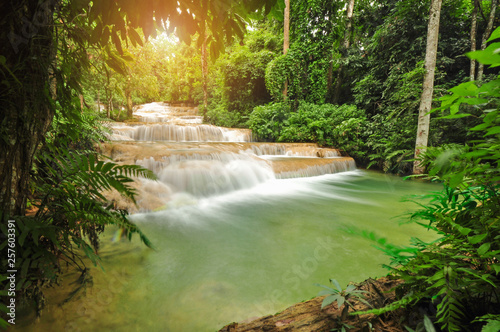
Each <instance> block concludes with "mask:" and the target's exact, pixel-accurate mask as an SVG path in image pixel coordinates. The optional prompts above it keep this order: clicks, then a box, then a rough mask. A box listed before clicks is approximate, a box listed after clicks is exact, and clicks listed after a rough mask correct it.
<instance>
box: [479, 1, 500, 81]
mask: <svg viewBox="0 0 500 332" xmlns="http://www.w3.org/2000/svg"><path fill="white" fill-rule="evenodd" d="M497 5H498V0H491V11H490V16H489V18H488V25H487V26H486V30H485V31H484V33H483V39H482V41H481V50H484V49H485V48H486V44H487V42H486V41H487V40H488V38H489V37H490V35H491V30H493V22H494V21H495V12H496V10H497ZM483 71H484V65H483V64H482V63H479V66H478V68H477V80H478V81H482V80H483Z"/></svg>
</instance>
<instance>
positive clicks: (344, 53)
mask: <svg viewBox="0 0 500 332" xmlns="http://www.w3.org/2000/svg"><path fill="white" fill-rule="evenodd" d="M353 13H354V0H349V5H348V6H347V22H346V29H345V33H344V44H343V46H342V47H343V49H342V51H341V54H342V55H341V56H342V58H345V57H346V56H347V50H348V49H349V46H350V45H351V32H352V15H353ZM343 67H344V64H343V62H342V61H340V65H339V68H338V69H337V79H336V80H335V90H334V92H333V103H334V104H338V103H339V100H340V90H341V88H342V70H343Z"/></svg>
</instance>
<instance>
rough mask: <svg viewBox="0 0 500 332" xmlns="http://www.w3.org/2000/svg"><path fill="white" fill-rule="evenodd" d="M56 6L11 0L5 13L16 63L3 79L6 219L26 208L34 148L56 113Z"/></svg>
mask: <svg viewBox="0 0 500 332" xmlns="http://www.w3.org/2000/svg"><path fill="white" fill-rule="evenodd" d="M3 7H5V6H4V5H3ZM3 9H5V8H2V11H3ZM53 12H54V8H53V6H46V7H44V8H42V9H41V8H40V6H39V5H38V1H19V2H15V1H10V2H9V14H8V15H4V17H3V20H4V21H3V24H4V25H2V26H3V27H4V29H2V30H1V31H0V47H1V50H0V54H1V55H3V56H4V57H5V66H6V67H7V68H10V69H11V71H12V75H11V76H8V77H7V76H4V79H5V80H7V81H8V83H9V85H8V86H7V87H5V85H4V88H3V89H2V90H1V95H0V100H2V101H3V103H2V111H1V112H0V123H1V130H0V219H1V220H2V222H5V221H6V220H7V219H8V218H9V217H10V216H15V215H24V214H25V210H26V201H27V197H28V194H29V181H30V171H31V170H32V165H33V160H34V157H35V153H36V152H37V150H38V149H39V147H40V146H41V145H42V144H43V142H44V139H45V134H46V133H47V131H48V129H49V127H50V124H51V122H52V119H53V117H54V109H53V107H52V104H53V102H52V101H51V98H53V97H54V96H55V94H56V91H55V89H54V82H55V76H54V70H53V68H52V66H54V64H55V59H56V57H55V55H56V52H55V45H54V39H53V36H54V31H53V29H54V25H53V24H47V23H50V22H52V20H53V19H52V17H53ZM35 14H36V15H37V20H36V21H34V22H29V21H28V20H21V19H20V17H29V18H32V17H34V15H35ZM42 21H43V22H42ZM5 27H10V28H9V29H7V28H5ZM13 68H15V70H12V69H13ZM4 73H5V72H4ZM14 76H15V78H14ZM47 91H49V92H50V93H49V94H47Z"/></svg>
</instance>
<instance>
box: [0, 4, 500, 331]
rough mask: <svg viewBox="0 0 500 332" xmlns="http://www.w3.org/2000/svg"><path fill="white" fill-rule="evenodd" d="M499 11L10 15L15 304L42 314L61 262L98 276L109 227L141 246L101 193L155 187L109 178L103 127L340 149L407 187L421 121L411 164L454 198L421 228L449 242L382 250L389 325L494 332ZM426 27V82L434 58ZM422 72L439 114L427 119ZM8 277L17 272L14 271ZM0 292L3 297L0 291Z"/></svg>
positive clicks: (122, 7) (6, 19) (7, 184)
mask: <svg viewBox="0 0 500 332" xmlns="http://www.w3.org/2000/svg"><path fill="white" fill-rule="evenodd" d="M497 2H498V1H497V0H424V1H417V0H405V1H397V0H380V1H369V0H356V1H354V0H349V1H347V0H343V1H324V0H318V1H312V0H300V1H293V2H290V3H288V1H287V4H288V5H287V6H285V1H264V0H253V1H232V2H227V1H222V0H202V1H199V2H196V3H193V2H190V1H184V0H180V1H178V2H172V1H161V0H155V1H150V2H148V3H147V5H145V4H144V3H143V2H141V1H137V0H126V1H120V2H119V3H118V2H116V1H111V0H102V1H85V0H84V1H71V0H45V1H35V0H22V1H17V0H16V1H14V0H8V1H3V2H2V3H1V4H0V12H2V13H6V14H4V15H2V17H1V18H0V27H2V29H1V30H0V40H1V43H0V70H1V73H2V76H1V82H0V101H1V103H2V112H1V113H0V123H1V128H0V183H1V189H0V190H1V191H0V217H1V221H2V224H1V228H2V241H1V243H2V244H1V246H2V249H3V251H5V252H7V250H8V245H7V243H8V241H7V239H8V234H9V230H8V227H9V224H8V220H9V219H15V220H16V225H15V234H16V241H17V247H16V248H18V250H19V251H18V252H17V261H16V265H17V266H18V267H19V269H20V271H21V272H20V275H21V277H22V282H20V283H19V284H18V289H17V290H16V292H17V293H18V294H19V295H23V296H25V297H27V298H30V299H33V301H34V303H35V304H36V305H37V306H41V304H42V303H43V286H44V285H46V284H47V283H51V282H54V281H55V280H56V279H57V275H58V273H59V271H60V269H61V267H62V262H64V261H66V262H68V263H71V264H73V265H75V266H78V267H80V268H81V269H82V270H83V271H84V270H85V268H84V267H83V266H81V261H80V260H79V258H78V253H79V252H80V251H82V250H83V252H85V253H86V254H87V256H89V257H90V258H91V259H92V260H93V261H94V262H96V263H97V262H98V255H97V252H98V235H99V233H100V232H102V230H103V229H104V227H105V226H106V225H111V224H115V225H119V226H121V227H123V228H125V229H126V230H127V232H128V234H129V235H130V236H131V235H132V234H134V233H136V234H138V235H139V236H140V237H141V238H142V239H143V241H144V242H145V243H146V244H148V245H149V242H148V240H147V238H146V237H145V236H144V235H143V234H142V233H141V232H140V230H139V229H137V228H136V227H135V225H133V224H131V223H130V222H128V220H127V216H126V215H127V212H126V211H119V210H116V209H113V206H112V205H111V204H109V203H108V202H106V200H105V198H104V197H103V196H102V194H101V190H102V189H110V188H114V189H115V190H118V191H119V192H120V193H121V194H123V195H125V196H128V197H130V198H132V199H133V197H134V190H133V189H132V188H131V187H130V186H128V183H129V182H130V181H131V180H130V176H133V175H137V174H141V175H142V176H146V177H153V175H152V174H151V173H149V172H148V171H147V170H145V169H142V168H140V167H137V166H120V165H117V164H114V163H112V162H107V163H104V162H103V157H102V156H99V155H98V154H97V153H96V151H95V150H94V144H95V143H96V142H98V141H100V140H103V139H104V136H103V134H102V133H103V131H104V130H105V128H103V126H102V125H101V123H102V121H103V120H104V119H106V120H123V119H126V118H130V117H131V116H132V108H133V106H134V105H136V104H141V103H145V102H151V101H168V102H186V103H191V104H195V105H199V107H200V109H201V110H202V111H203V114H204V119H205V121H206V122H207V123H211V124H215V125H219V126H226V127H246V128H251V129H252V130H253V133H254V135H255V137H256V138H257V139H259V140H263V141H270V142H273V141H276V142H278V141H279V142H299V141H300V142H317V143H319V144H321V145H323V146H332V147H335V148H339V149H341V150H343V151H344V152H345V153H346V154H348V155H351V156H353V157H354V158H355V159H356V161H357V164H358V165H360V166H365V167H372V168H376V169H379V170H382V171H385V172H392V173H396V174H400V175H408V174H410V173H412V172H413V164H414V160H413V157H414V155H415V147H416V146H415V145H416V143H415V142H416V137H417V124H418V122H419V110H420V111H421V112H420V113H421V114H420V115H421V116H422V115H429V116H430V119H429V122H430V124H429V127H428V130H427V131H428V134H427V139H428V143H427V145H428V147H429V148H428V149H425V150H423V153H421V154H420V155H419V156H418V157H419V163H421V164H422V165H424V166H425V167H426V168H425V170H426V173H427V176H428V177H429V178H431V179H433V180H436V181H440V182H442V183H443V186H444V187H443V191H442V192H440V193H436V194H435V195H433V196H432V197H431V200H430V201H428V202H425V203H422V202H420V203H419V204H421V207H422V210H420V211H418V212H416V213H415V215H413V217H412V220H417V219H419V218H420V219H419V220H422V219H423V220H424V221H425V223H424V224H425V225H427V227H429V228H432V229H434V230H436V231H438V232H439V233H440V234H441V238H440V240H439V241H437V242H433V243H422V242H418V241H417V242H416V245H415V246H414V247H412V248H405V250H406V251H407V254H406V255H400V254H394V253H395V251H393V250H392V249H393V248H392V249H391V248H388V247H384V245H381V247H382V248H383V249H384V248H385V249H386V250H387V251H388V253H389V254H391V255H392V256H393V258H394V263H395V265H394V266H393V267H392V272H391V273H393V274H395V275H396V276H398V277H400V278H403V279H405V281H406V283H405V287H406V289H405V293H404V294H405V295H407V296H406V297H403V298H401V300H399V301H398V302H397V303H396V304H394V305H393V306H392V307H389V308H386V309H384V310H391V309H395V308H397V307H398V306H404V305H416V304H417V303H422V302H423V301H424V302H425V301H428V302H431V303H434V304H435V305H436V306H437V312H436V313H435V315H434V316H433V317H431V318H432V320H433V323H434V324H435V325H436V327H438V328H441V329H442V330H446V331H459V330H463V328H464V326H466V327H467V329H468V330H471V331H473V330H481V329H482V328H484V330H486V331H488V328H491V330H492V331H493V330H494V329H495V327H498V324H499V323H498V321H499V314H500V312H499V311H498V307H499V303H498V302H499V291H498V286H499V285H500V282H499V275H498V273H499V272H500V267H499V266H500V265H499V259H500V248H499V245H498V244H499V243H500V234H499V220H498V218H499V209H500V208H499V206H500V202H499V185H498V183H499V181H500V177H499V175H498V167H499V165H498V162H499V151H500V147H499V143H498V140H499V138H500V130H499V121H500V120H499V117H498V100H499V97H500V95H499V91H500V90H499V89H500V82H499V81H498V80H499V78H498V74H499V72H498V67H497V66H498V65H499V64H500V59H499V55H498V53H497V52H496V50H497V49H498V48H499V47H500V44H499V43H498V42H497V39H498V38H499V37H500V32H499V30H498V29H496V28H497V26H498V11H497ZM438 5H439V6H438ZM433 6H434V7H433ZM285 8H287V9H288V11H289V17H288V20H285V19H284V15H283V13H284V12H285ZM431 8H433V9H432V10H431ZM431 12H432V13H433V14H432V15H430V13H431ZM436 13H439V18H440V20H437V23H436V22H435V21H434V23H431V22H433V21H432V20H430V17H434V16H433V15H435V14H436ZM285 17H286V15H285ZM287 21H288V22H287ZM285 22H287V24H285ZM436 24H437V26H436ZM432 25H434V26H433V27H434V28H436V27H437V28H438V35H437V36H438V37H439V38H438V40H437V45H436V46H437V49H436V51H435V52H434V53H435V55H434V61H435V63H434V64H432V62H430V61H428V59H427V58H428V57H427V56H426V55H429V54H430V53H431V51H429V50H430V48H429V40H430V38H429V35H428V31H430V28H431V27H432ZM285 32H286V33H285ZM285 35H287V36H288V38H285ZM435 35H436V34H435ZM286 40H288V41H286ZM429 66H431V67H432V68H431V67H429ZM430 69H432V71H433V72H434V77H433V79H432V91H431V94H430V97H429V96H428V94H427V97H425V98H427V100H426V102H427V103H428V105H430V106H426V107H429V108H433V109H434V111H432V112H430V113H429V112H428V111H425V112H423V111H422V101H423V99H424V95H425V94H424V93H423V92H424V86H425V85H424V84H423V83H424V78H426V77H427V75H426V74H428V73H429V70H430ZM429 98H430V100H429ZM101 104H102V108H104V109H105V110H106V111H105V112H100V109H101ZM68 198H70V199H68ZM29 207H33V209H32V212H33V211H34V212H33V213H32V214H31V215H28V214H27V211H28V208H29ZM419 222H421V221H419ZM396 252H398V253H401V252H403V251H396ZM1 259H2V262H3V264H2V265H3V266H7V261H6V260H7V255H6V254H5V255H2V258H1ZM4 261H5V262H4ZM4 263H5V264H4ZM1 282H2V293H1V295H2V296H6V289H7V287H8V286H6V285H7V282H6V279H5V276H3V277H2V280H1ZM5 309H6V308H5V306H3V305H2V310H4V311H5ZM378 313H381V312H378Z"/></svg>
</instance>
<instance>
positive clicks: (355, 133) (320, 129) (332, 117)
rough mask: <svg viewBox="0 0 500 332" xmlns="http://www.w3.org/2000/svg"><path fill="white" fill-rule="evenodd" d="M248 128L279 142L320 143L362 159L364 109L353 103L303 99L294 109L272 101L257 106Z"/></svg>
mask: <svg viewBox="0 0 500 332" xmlns="http://www.w3.org/2000/svg"><path fill="white" fill-rule="evenodd" d="M248 125H249V128H250V129H252V131H253V133H254V135H256V136H257V137H258V138H259V139H263V140H270V141H277V142H317V143H319V144H320V145H326V146H333V147H335V148H339V149H343V150H345V151H346V152H347V153H349V154H350V155H351V156H353V157H359V158H362V156H363V154H362V153H363V152H362V150H363V147H364V139H363V135H362V133H363V132H364V130H365V127H366V126H367V123H366V118H365V116H364V112H363V111H362V110H360V109H357V108H356V107H355V106H353V105H341V106H337V105H332V104H323V105H315V104H311V103H307V102H300V103H299V105H298V107H297V110H296V111H295V112H291V106H290V105H289V104H288V103H270V104H268V105H266V106H259V107H256V108H255V109H254V111H253V112H252V114H251V115H250V119H249V121H248Z"/></svg>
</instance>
